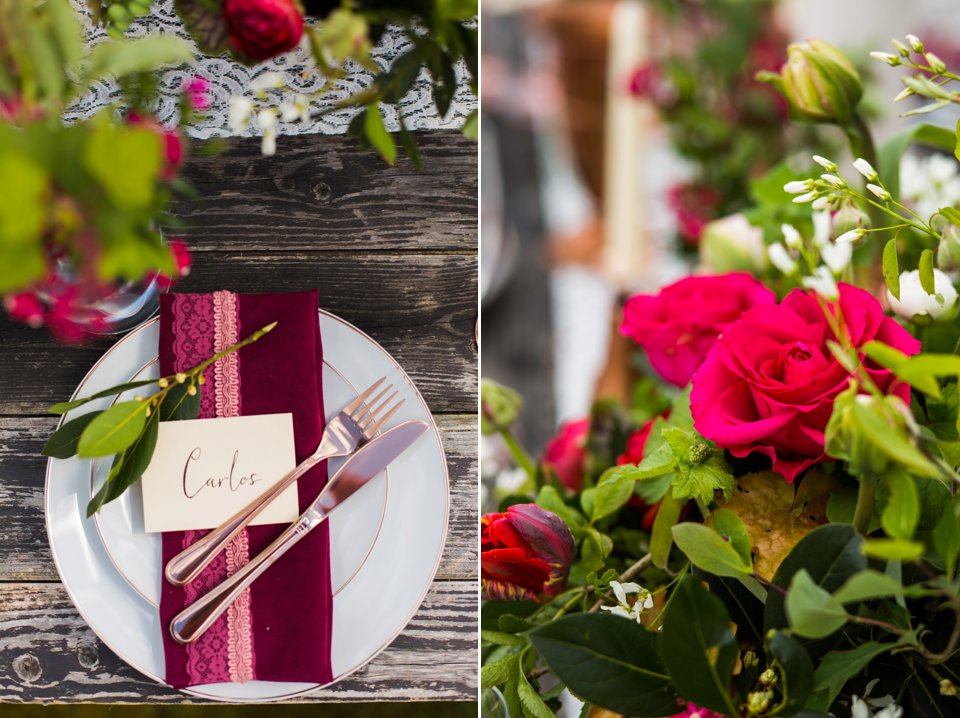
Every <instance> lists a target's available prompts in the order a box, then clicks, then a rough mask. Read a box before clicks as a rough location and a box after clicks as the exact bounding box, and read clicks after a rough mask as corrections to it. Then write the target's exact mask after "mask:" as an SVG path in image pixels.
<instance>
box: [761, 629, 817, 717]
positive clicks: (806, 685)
mask: <svg viewBox="0 0 960 718" xmlns="http://www.w3.org/2000/svg"><path fill="white" fill-rule="evenodd" d="M765 645H766V649H767V655H768V656H770V657H772V658H773V659H774V661H775V662H776V664H777V666H778V667H779V669H780V683H779V687H780V690H781V691H782V693H783V695H785V696H787V700H786V702H785V703H784V704H783V705H782V707H781V708H780V711H779V712H778V715H782V716H791V715H793V714H794V713H796V712H798V711H799V710H801V709H802V708H803V707H804V704H805V702H806V700H807V696H809V695H810V692H811V691H812V690H813V661H812V660H810V655H809V654H808V653H807V652H806V650H804V648H803V646H801V645H800V643H799V642H798V641H797V640H796V639H794V638H791V637H790V636H789V635H787V634H786V633H783V632H782V631H771V632H770V633H769V634H768V635H767V639H766V644H765Z"/></svg>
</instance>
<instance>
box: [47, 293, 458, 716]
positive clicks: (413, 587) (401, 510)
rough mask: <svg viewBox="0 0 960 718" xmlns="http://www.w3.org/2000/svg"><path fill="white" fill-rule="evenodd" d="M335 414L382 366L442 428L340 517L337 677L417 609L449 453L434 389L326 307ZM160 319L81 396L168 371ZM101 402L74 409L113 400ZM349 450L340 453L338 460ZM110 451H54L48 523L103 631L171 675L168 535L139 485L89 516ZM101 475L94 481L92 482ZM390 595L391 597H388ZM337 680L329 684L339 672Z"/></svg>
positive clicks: (111, 354)
mask: <svg viewBox="0 0 960 718" xmlns="http://www.w3.org/2000/svg"><path fill="white" fill-rule="evenodd" d="M319 321H320V331H321V336H322V337H323V347H324V367H323V382H324V384H323V386H324V404H325V412H326V414H327V417H328V418H329V417H331V416H333V414H335V413H336V412H337V411H339V410H340V408H341V407H342V406H343V405H344V404H345V403H347V402H348V401H349V400H350V399H351V398H352V397H353V396H355V395H356V392H357V389H358V388H359V389H361V390H362V389H363V388H365V387H366V386H368V385H369V384H371V383H372V382H373V381H375V380H376V379H378V378H379V377H381V376H386V377H387V381H388V382H392V383H393V384H394V386H395V387H396V388H397V389H398V390H399V392H400V397H402V398H404V399H406V401H405V403H404V405H403V407H402V408H401V410H400V411H399V412H398V413H397V414H396V415H395V416H394V417H393V419H392V421H391V425H393V424H396V423H399V422H401V421H405V420H409V419H419V420H421V421H426V422H427V423H428V424H430V426H431V431H429V432H427V434H425V435H424V436H423V437H421V438H420V439H419V440H418V441H417V442H416V443H415V444H414V445H413V446H411V447H410V448H409V449H408V450H407V451H406V452H405V453H404V454H402V455H401V456H400V457H399V458H398V459H397V460H396V461H394V462H393V463H392V464H391V465H390V467H389V469H388V471H387V472H385V475H381V476H380V477H378V478H376V479H375V480H373V481H371V482H370V483H369V484H368V485H367V486H365V487H364V488H363V489H361V490H360V491H358V492H357V494H355V495H354V496H352V497H351V498H350V500H349V501H347V502H346V503H344V505H343V506H342V507H340V508H338V509H337V511H336V512H335V513H334V514H333V515H332V516H331V517H330V534H331V539H330V542H331V578H332V582H333V588H334V592H335V595H334V602H333V618H334V625H333V642H332V643H333V645H332V649H331V660H332V664H333V675H334V680H333V682H336V681H338V680H340V679H342V678H344V677H345V676H347V675H349V674H350V673H352V672H354V671H356V670H357V669H359V668H361V667H362V666H363V665H365V664H366V663H367V662H369V661H370V660H371V659H372V658H374V657H375V656H376V655H377V654H378V653H379V652H380V651H382V650H383V649H384V648H386V647H387V646H388V645H389V644H390V643H391V642H392V641H393V639H394V638H395V637H396V636H397V634H399V633H400V631H401V630H402V629H403V627H404V626H406V624H407V623H408V622H409V621H410V619H411V618H412V617H413V614H414V613H415V612H416V610H417V608H418V607H419V606H420V604H421V602H422V601H423V598H424V596H425V595H426V592H427V590H428V589H429V587H430V583H431V582H432V581H433V577H434V574H435V573H436V570H437V566H438V564H439V561H440V555H441V553H442V550H443V542H444V538H445V536H446V527H447V514H448V506H449V493H448V492H449V488H448V476H447V465H446V459H445V457H444V453H443V447H442V444H441V441H440V435H439V432H438V431H437V427H436V424H435V423H434V421H433V419H432V417H431V416H430V412H429V410H428V408H427V405H426V403H425V402H424V400H423V397H421V396H420V393H419V392H418V391H417V389H416V387H415V386H414V385H413V382H412V381H411V380H410V378H409V377H408V376H407V375H406V373H404V371H403V370H402V369H401V368H400V366H399V365H398V364H397V363H396V361H395V360H394V359H393V358H392V357H391V356H390V355H389V354H387V352H386V351H385V350H384V349H383V348H382V347H381V346H380V345H378V344H377V343H376V342H374V341H373V340H372V339H371V338H370V337H368V336H367V335H366V334H364V333H363V332H361V331H360V330H358V329H357V328H356V327H354V326H352V325H350V324H349V323H347V322H345V321H343V320H342V319H339V318H337V317H335V316H333V315H332V314H329V313H328V312H324V311H322V310H321V311H320V315H319ZM158 334H159V323H158V321H157V320H156V319H154V320H151V321H150V322H148V323H146V324H144V325H143V326H141V327H140V328H138V329H136V330H134V331H133V332H131V333H130V334H128V335H127V336H126V337H124V338H123V339H121V340H120V341H119V342H117V344H115V345H114V346H113V347H112V348H111V349H110V350H109V351H107V353H106V354H104V356H103V357H102V358H101V359H100V360H99V361H98V362H97V363H96V364H95V365H94V367H93V368H92V369H91V370H90V372H89V373H88V374H87V376H86V377H85V378H84V379H83V381H82V382H81V383H80V386H79V387H77V390H76V391H75V392H74V397H80V396H89V395H90V394H93V393H96V392H98V391H101V390H103V389H106V388H108V387H110V386H113V385H115V384H119V383H122V382H126V381H129V380H130V379H131V378H133V377H138V378H150V377H153V376H157V373H156V372H157V367H156V358H157V342H158ZM113 401H115V399H114V398H113V397H110V398H106V399H100V400H97V401H93V402H90V403H89V404H86V405H85V406H83V407H80V408H79V409H77V410H75V411H73V412H71V413H70V414H68V415H67V416H66V417H65V420H69V419H72V418H74V417H76V416H79V415H81V414H82V413H85V412H88V411H94V410H99V409H103V408H105V407H107V406H109V405H110V403H111V402H113ZM338 463H339V462H331V464H330V472H331V473H332V472H333V471H334V470H336V467H337V466H338ZM103 464H104V462H103V461H102V460H97V461H94V462H91V461H90V460H81V459H78V458H76V457H74V458H72V459H67V460H59V459H50V460H49V462H48V464H47V477H46V506H45V509H46V521H47V533H48V536H49V538H50V546H51V550H52V552H53V558H54V562H55V563H56V565H57V569H58V571H59V572H60V576H61V578H62V580H63V584H64V587H65V588H66V590H67V592H68V594H69V595H70V597H71V598H72V599H73V602H74V604H75V605H76V606H77V610H78V611H79V612H80V614H81V616H83V618H84V620H86V622H87V623H88V624H89V625H90V627H91V628H92V629H93V631H94V632H95V633H96V634H97V635H98V636H99V637H100V639H101V640H102V641H103V642H104V643H105V644H106V645H107V646H108V647H109V648H110V649H111V650H113V651H114V652H115V653H116V654H117V655H119V656H120V657H121V658H122V659H124V660H125V661H126V662H127V663H129V664H130V665H131V666H133V667H134V668H136V669H137V670H139V671H140V672H142V673H143V674H145V675H147V676H149V677H150V678H153V679H154V680H157V681H159V682H161V683H162V682H163V679H162V676H163V675H164V672H165V669H164V661H163V645H162V642H161V631H162V630H165V627H163V626H161V625H160V620H159V615H158V613H157V603H158V599H159V592H160V568H161V559H160V541H159V537H157V536H154V535H150V534H146V533H145V532H144V531H143V515H142V508H141V505H140V500H141V499H140V493H139V489H134V490H132V491H129V492H127V494H125V495H124V496H123V497H122V498H121V499H118V500H117V501H115V502H113V503H112V504H108V505H107V506H106V507H104V510H103V511H101V514H100V515H99V516H98V517H97V519H89V520H88V519H86V518H84V517H85V510H86V504H87V502H88V501H89V499H90V496H91V488H97V487H98V486H99V482H102V480H103V476H102V474H103V471H104V469H105V467H104V466H103ZM91 482H93V483H92V484H91ZM384 596H389V597H390V598H389V600H384ZM328 685H329V684H328ZM321 687H322V686H319V685H316V684H310V683H275V682H266V681H250V682H247V683H217V684H209V685H203V686H197V687H194V688H189V689H186V690H185V692H186V693H189V694H191V695H196V696H201V697H204V698H210V699H213V700H223V701H267V700H278V699H282V698H288V697H292V696H297V695H302V694H304V693H307V692H310V691H313V690H316V689H318V688H321Z"/></svg>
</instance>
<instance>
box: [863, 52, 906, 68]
mask: <svg viewBox="0 0 960 718" xmlns="http://www.w3.org/2000/svg"><path fill="white" fill-rule="evenodd" d="M870 57H872V58H873V59H874V60H879V61H880V62H885V63H887V64H888V65H890V67H896V66H897V65H899V64H900V56H899V55H891V54H890V53H889V52H871V53H870Z"/></svg>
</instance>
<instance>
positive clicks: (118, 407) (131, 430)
mask: <svg viewBox="0 0 960 718" xmlns="http://www.w3.org/2000/svg"><path fill="white" fill-rule="evenodd" d="M146 410H147V407H146V402H142V401H124V402H121V403H119V404H114V405H113V406H111V407H110V408H109V409H107V410H105V411H103V412H102V413H100V414H98V415H97V417H96V418H95V419H94V420H93V421H91V422H90V424H89V425H88V426H87V428H86V429H84V430H83V433H82V434H81V435H80V441H79V442H78V443H77V454H78V455H79V456H80V457H81V458H84V459H87V458H94V457H97V456H109V455H110V454H118V453H120V452H121V451H123V450H124V449H126V448H127V447H128V446H130V445H131V444H132V443H133V442H134V441H136V439H137V437H138V436H140V432H141V431H143V427H144V424H146V421H147V411H146Z"/></svg>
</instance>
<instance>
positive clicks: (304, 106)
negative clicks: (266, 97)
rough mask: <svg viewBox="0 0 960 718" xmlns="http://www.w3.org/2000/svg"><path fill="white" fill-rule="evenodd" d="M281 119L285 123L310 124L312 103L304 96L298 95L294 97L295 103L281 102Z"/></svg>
mask: <svg viewBox="0 0 960 718" xmlns="http://www.w3.org/2000/svg"><path fill="white" fill-rule="evenodd" d="M280 119H281V120H283V121H284V122H293V121H294V120H300V122H302V123H304V124H306V123H307V122H310V101H309V100H308V99H307V98H306V97H305V96H304V95H300V94H297V95H294V97H293V102H286V101H284V102H281V103H280Z"/></svg>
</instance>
